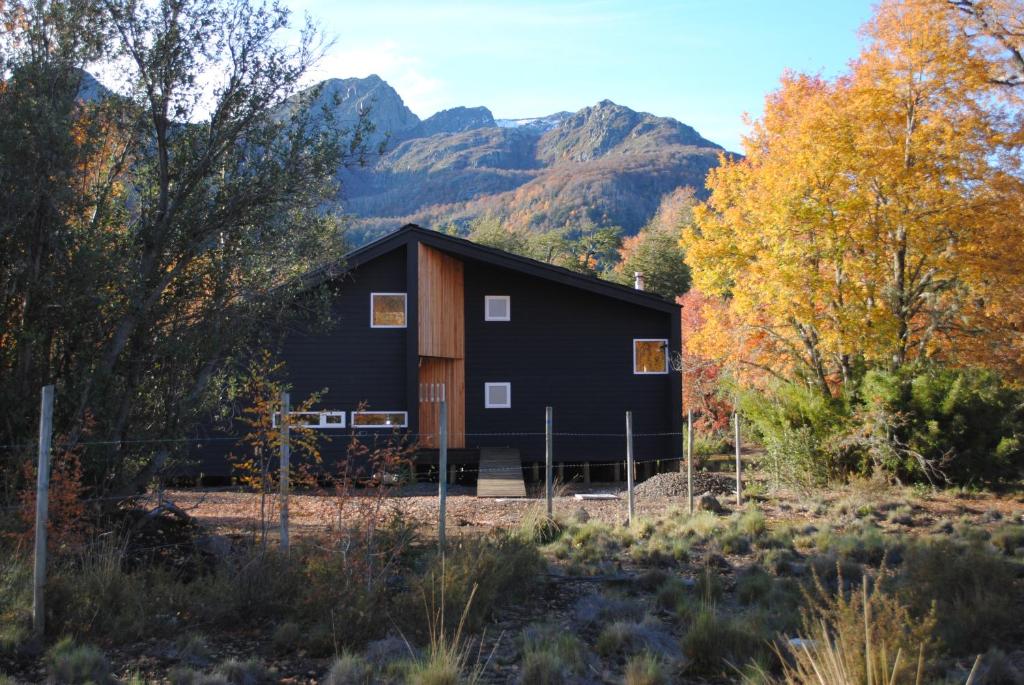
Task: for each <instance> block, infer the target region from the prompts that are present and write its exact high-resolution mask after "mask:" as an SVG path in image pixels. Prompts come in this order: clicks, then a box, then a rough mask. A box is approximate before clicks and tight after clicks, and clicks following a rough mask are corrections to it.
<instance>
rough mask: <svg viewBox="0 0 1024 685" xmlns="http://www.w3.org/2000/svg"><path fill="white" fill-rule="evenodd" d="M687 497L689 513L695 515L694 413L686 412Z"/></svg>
mask: <svg viewBox="0 0 1024 685" xmlns="http://www.w3.org/2000/svg"><path fill="white" fill-rule="evenodd" d="M686 496H687V500H688V502H689V503H688V505H687V511H688V512H689V513H691V514H692V513H693V411H692V410H687V412H686Z"/></svg>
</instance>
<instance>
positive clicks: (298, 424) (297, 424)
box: [273, 411, 345, 430]
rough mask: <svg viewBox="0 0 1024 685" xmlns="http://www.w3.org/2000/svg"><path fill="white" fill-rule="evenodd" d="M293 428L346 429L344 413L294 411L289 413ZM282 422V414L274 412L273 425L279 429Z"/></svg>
mask: <svg viewBox="0 0 1024 685" xmlns="http://www.w3.org/2000/svg"><path fill="white" fill-rule="evenodd" d="M288 419H289V422H290V423H291V426H292V428H317V429H325V430H330V429H333V428H344V427H345V412H343V411H292V412H288ZM280 422H281V412H274V417H273V424H274V428H277V427H278V425H280Z"/></svg>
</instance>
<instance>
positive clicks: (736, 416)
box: [733, 411, 743, 507]
mask: <svg viewBox="0 0 1024 685" xmlns="http://www.w3.org/2000/svg"><path fill="white" fill-rule="evenodd" d="M733 422H734V423H735V424H736V506H737V507H739V506H743V462H742V460H740V413H739V411H736V412H734V413H733Z"/></svg>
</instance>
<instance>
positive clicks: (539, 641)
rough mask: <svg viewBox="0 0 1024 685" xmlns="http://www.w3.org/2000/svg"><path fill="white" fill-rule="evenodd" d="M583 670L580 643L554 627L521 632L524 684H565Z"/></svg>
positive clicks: (538, 626) (539, 627) (535, 627)
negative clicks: (573, 675) (571, 676)
mask: <svg viewBox="0 0 1024 685" xmlns="http://www.w3.org/2000/svg"><path fill="white" fill-rule="evenodd" d="M582 668H583V644H582V643H581V642H580V641H579V638H577V637H576V636H575V635H573V634H571V633H568V632H566V631H565V630H563V629H561V628H560V627H558V626H557V625H532V626H529V627H527V628H526V630H524V631H523V662H522V671H521V673H520V676H519V682H520V683H523V685H533V684H534V683H538V684H539V685H545V684H547V685H556V684H557V683H564V682H567V680H568V677H569V676H570V675H571V674H574V673H578V672H579V671H580V670H582Z"/></svg>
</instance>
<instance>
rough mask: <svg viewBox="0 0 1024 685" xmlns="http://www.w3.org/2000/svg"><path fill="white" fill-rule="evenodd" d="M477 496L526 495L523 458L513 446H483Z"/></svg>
mask: <svg viewBox="0 0 1024 685" xmlns="http://www.w3.org/2000/svg"><path fill="white" fill-rule="evenodd" d="M476 496H477V497H526V483H525V482H523V460H522V457H521V456H520V455H519V450H517V449H514V448H511V447H481V448H480V473H479V475H478V477H477V481H476Z"/></svg>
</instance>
